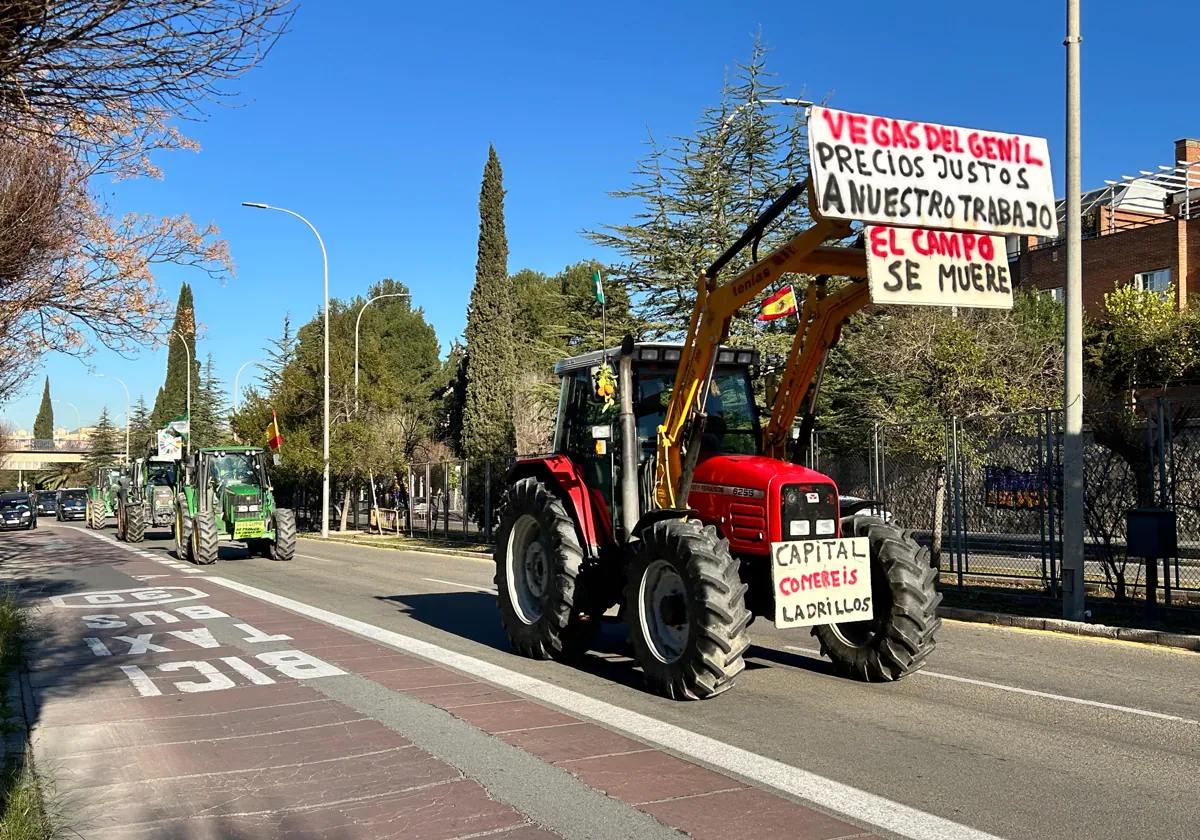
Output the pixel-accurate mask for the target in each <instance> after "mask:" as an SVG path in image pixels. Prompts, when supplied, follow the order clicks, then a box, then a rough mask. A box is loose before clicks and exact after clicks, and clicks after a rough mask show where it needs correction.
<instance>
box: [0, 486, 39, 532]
mask: <svg viewBox="0 0 1200 840" xmlns="http://www.w3.org/2000/svg"><path fill="white" fill-rule="evenodd" d="M34 504H35V503H34V500H33V496H32V495H30V494H29V493H0V531H13V530H16V529H17V528H23V529H25V530H26V531H31V530H33V529H34V528H36V527H37V511H36V510H35V509H34Z"/></svg>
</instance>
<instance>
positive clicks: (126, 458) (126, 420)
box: [92, 365, 191, 463]
mask: <svg viewBox="0 0 1200 840" xmlns="http://www.w3.org/2000/svg"><path fill="white" fill-rule="evenodd" d="M190 367H191V366H190V365H189V369H190ZM92 376H99V377H101V378H103V379H117V377H115V376H111V375H109V374H105V373H93V374H92ZM117 381H118V382H120V383H121V387H122V388H124V389H125V462H126V463H128V462H129V386H128V385H126V384H125V382H124V381H123V380H121V379H117ZM188 420H189V421H190V420H191V415H189V416H188Z"/></svg>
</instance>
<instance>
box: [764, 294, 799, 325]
mask: <svg viewBox="0 0 1200 840" xmlns="http://www.w3.org/2000/svg"><path fill="white" fill-rule="evenodd" d="M795 314H796V292H795V291H794V290H793V289H792V287H791V286H784V287H783V288H782V289H780V290H779V291H778V292H776V293H775V294H773V295H771V296H770V297H769V298H767V299H766V300H765V301H763V305H762V309H761V310H759V313H758V320H760V321H774V320H775V319H776V318H783V317H785V316H787V315H795Z"/></svg>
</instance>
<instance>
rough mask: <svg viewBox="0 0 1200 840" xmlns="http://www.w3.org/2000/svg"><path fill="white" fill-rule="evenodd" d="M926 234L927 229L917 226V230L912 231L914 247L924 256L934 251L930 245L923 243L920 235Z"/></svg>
mask: <svg viewBox="0 0 1200 840" xmlns="http://www.w3.org/2000/svg"><path fill="white" fill-rule="evenodd" d="M925 234H926V231H924V230H921V229H920V228H917V229H916V230H914V231H913V232H912V244H913V248H915V249H916V251H917V253H918V254H920V255H921V256H923V257H928V256H929V255H930V254H932V253H933V251H932V250H931V249H930V248H929V246H927V245H926V246H922V245H921V240H920V237H921V236H923V235H925Z"/></svg>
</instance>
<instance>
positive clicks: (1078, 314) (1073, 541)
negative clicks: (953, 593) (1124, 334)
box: [1062, 0, 1084, 621]
mask: <svg viewBox="0 0 1200 840" xmlns="http://www.w3.org/2000/svg"><path fill="white" fill-rule="evenodd" d="M1082 40H1083V39H1082V38H1080V37H1079V0H1067V38H1066V40H1065V41H1063V44H1064V45H1065V46H1066V48H1067V201H1066V205H1067V206H1066V212H1067V260H1066V263H1067V278H1066V283H1065V284H1064V285H1065V287H1066V288H1065V289H1064V290H1063V291H1064V292H1065V294H1064V298H1065V304H1066V316H1067V317H1066V336H1065V341H1064V352H1065V356H1066V358H1065V360H1064V363H1065V364H1064V366H1065V368H1066V370H1065V374H1066V375H1065V376H1064V377H1063V380H1064V386H1065V387H1064V390H1063V526H1062V527H1063V534H1062V541H1063V553H1062V588H1063V618H1065V619H1067V620H1068V621H1083V618H1084V611H1083V607H1084V601H1083V594H1084V593H1083V575H1084V559H1083V263H1082V256H1083V255H1082V253H1081V248H1082V245H1083V242H1082V239H1083V235H1082V234H1083V230H1082V228H1083V219H1082V217H1081V215H1080V211H1081V208H1080V201H1081V190H1082V187H1081V186H1080V181H1081V179H1080V171H1079V170H1080V162H1079V147H1080V132H1079V121H1080V120H1079V114H1080V105H1079V42H1080V41H1082Z"/></svg>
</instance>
